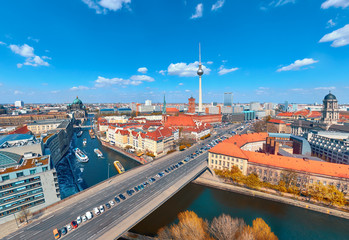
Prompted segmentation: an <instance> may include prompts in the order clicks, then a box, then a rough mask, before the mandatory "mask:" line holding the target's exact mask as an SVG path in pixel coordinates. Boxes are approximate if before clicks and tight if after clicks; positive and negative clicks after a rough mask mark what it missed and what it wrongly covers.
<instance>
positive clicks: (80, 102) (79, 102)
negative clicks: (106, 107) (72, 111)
mask: <svg viewBox="0 0 349 240" xmlns="http://www.w3.org/2000/svg"><path fill="white" fill-rule="evenodd" d="M73 104H82V101H81V100H80V99H79V98H78V97H76V98H75V100H74V102H73Z"/></svg>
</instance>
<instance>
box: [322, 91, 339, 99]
mask: <svg viewBox="0 0 349 240" xmlns="http://www.w3.org/2000/svg"><path fill="white" fill-rule="evenodd" d="M324 99H325V100H337V98H336V96H335V95H333V94H332V93H331V92H330V93H329V94H327V95H326V96H325V98H324Z"/></svg>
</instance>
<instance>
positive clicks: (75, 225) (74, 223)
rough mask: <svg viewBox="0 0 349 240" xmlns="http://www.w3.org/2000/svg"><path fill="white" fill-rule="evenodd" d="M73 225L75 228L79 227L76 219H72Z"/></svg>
mask: <svg viewBox="0 0 349 240" xmlns="http://www.w3.org/2000/svg"><path fill="white" fill-rule="evenodd" d="M70 224H71V226H72V227H73V229H75V228H77V227H78V224H77V222H76V221H72V222H71V223H70Z"/></svg>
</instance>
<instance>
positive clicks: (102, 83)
mask: <svg viewBox="0 0 349 240" xmlns="http://www.w3.org/2000/svg"><path fill="white" fill-rule="evenodd" d="M154 81H155V80H154V78H152V77H149V76H147V75H133V76H131V77H130V79H123V78H104V77H100V76H99V77H98V78H97V80H96V81H95V87H98V88H101V87H108V86H112V85H120V86H128V85H133V86H138V85H140V84H142V83H143V82H154Z"/></svg>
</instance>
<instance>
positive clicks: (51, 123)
mask: <svg viewBox="0 0 349 240" xmlns="http://www.w3.org/2000/svg"><path fill="white" fill-rule="evenodd" d="M64 121H69V120H64V119H46V120H39V121H34V122H32V123H28V124H27V128H28V129H29V130H30V131H31V132H32V133H33V134H42V133H47V132H48V131H50V130H54V129H56V128H57V127H58V126H59V125H61V124H62V122H64Z"/></svg>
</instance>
